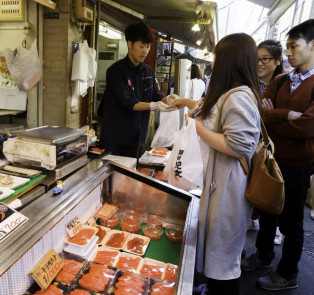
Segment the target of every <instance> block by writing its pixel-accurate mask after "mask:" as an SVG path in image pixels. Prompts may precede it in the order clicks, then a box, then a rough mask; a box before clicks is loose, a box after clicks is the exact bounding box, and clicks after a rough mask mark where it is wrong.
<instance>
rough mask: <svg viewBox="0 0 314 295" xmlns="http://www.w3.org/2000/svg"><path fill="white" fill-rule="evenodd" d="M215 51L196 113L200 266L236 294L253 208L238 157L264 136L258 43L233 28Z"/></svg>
mask: <svg viewBox="0 0 314 295" xmlns="http://www.w3.org/2000/svg"><path fill="white" fill-rule="evenodd" d="M214 54H215V56H214V61H213V64H214V65H213V73H212V77H211V80H210V85H209V90H208V92H207V94H206V97H205V99H204V102H203V105H202V107H201V108H200V113H199V115H198V116H197V117H196V118H195V120H196V122H195V123H196V131H197V133H198V135H199V136H200V138H201V146H202V152H203V153H202V154H203V157H206V158H207V167H204V171H205V175H204V189H203V192H202V196H201V200H200V209H199V231H198V243H197V261H196V269H197V272H198V273H203V274H204V275H205V276H206V277H207V278H208V288H209V290H210V291H211V293H212V294H218V295H221V294H228V295H236V294H240V293H239V292H240V291H239V289H240V287H239V277H240V275H241V269H240V262H241V251H242V249H243V246H244V243H245V237H246V229H247V226H248V222H249V219H250V216H251V213H252V207H251V205H250V204H249V203H248V202H247V201H246V199H245V198H244V192H245V188H246V185H247V180H248V179H247V176H246V175H245V173H244V171H243V169H242V167H241V165H240V162H239V161H238V159H239V158H245V159H246V160H247V162H248V163H250V162H251V157H252V155H253V153H254V151H255V149H256V145H257V143H258V140H259V136H260V110H261V107H260V90H259V82H258V76H257V63H256V61H257V48H256V45H255V41H254V40H253V39H252V38H251V37H250V36H249V35H247V34H244V33H241V34H231V35H228V36H226V37H224V38H223V39H221V40H220V41H219V42H218V44H217V46H216V47H215V50H214ZM233 90H236V92H233V93H232V94H230V92H231V91H233ZM222 104H223V107H222ZM174 105H176V106H179V107H183V106H188V107H189V108H192V107H193V106H194V105H195V102H191V100H187V99H178V100H175V101H174V102H173V104H172V106H174ZM257 106H258V108H257ZM196 109H198V108H196ZM219 113H221V116H220V115H219ZM194 115H197V113H196V114H195V112H194ZM226 237H227V238H226Z"/></svg>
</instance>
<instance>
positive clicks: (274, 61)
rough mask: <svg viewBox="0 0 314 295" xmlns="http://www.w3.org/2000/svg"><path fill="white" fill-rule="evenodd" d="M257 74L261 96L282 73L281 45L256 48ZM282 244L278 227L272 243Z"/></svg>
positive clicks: (254, 220)
mask: <svg viewBox="0 0 314 295" xmlns="http://www.w3.org/2000/svg"><path fill="white" fill-rule="evenodd" d="M257 55H258V61H257V70H258V72H257V74H258V78H259V82H260V90H261V94H263V93H264V91H265V89H266V88H267V86H268V85H269V83H270V81H271V80H272V79H273V78H274V77H276V76H277V75H279V74H282V73H283V63H282V60H283V57H282V45H281V43H280V42H279V41H276V40H271V39H269V40H265V41H263V42H261V43H260V44H259V45H258V46H257ZM258 218H259V214H258V211H257V210H254V212H253V214H252V218H251V221H250V226H249V228H248V229H249V230H258V229H259V222H258ZM281 242H282V234H281V233H280V230H279V227H277V229H276V237H275V240H274V243H275V244H276V245H280V244H281Z"/></svg>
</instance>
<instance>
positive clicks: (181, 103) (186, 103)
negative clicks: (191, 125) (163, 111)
mask: <svg viewBox="0 0 314 295" xmlns="http://www.w3.org/2000/svg"><path fill="white" fill-rule="evenodd" d="M196 104H197V101H195V100H193V99H190V98H179V99H176V100H175V101H173V102H172V103H171V104H170V105H169V107H170V108H177V109H182V108H184V107H188V108H189V109H190V110H191V109H193V108H194V107H195V105H196Z"/></svg>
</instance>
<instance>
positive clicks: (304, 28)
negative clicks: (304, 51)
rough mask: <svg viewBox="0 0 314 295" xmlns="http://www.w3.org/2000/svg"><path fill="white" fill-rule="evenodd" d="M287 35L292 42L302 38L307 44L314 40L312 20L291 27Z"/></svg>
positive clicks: (313, 23)
mask: <svg viewBox="0 0 314 295" xmlns="http://www.w3.org/2000/svg"><path fill="white" fill-rule="evenodd" d="M287 35H288V37H289V38H290V39H292V40H297V39H300V38H302V39H304V40H305V41H306V43H309V42H310V41H312V40H313V39H314V19H308V20H307V21H305V22H303V23H301V24H299V25H297V26H295V27H293V28H292V29H291V30H290V31H289V32H288V33H287Z"/></svg>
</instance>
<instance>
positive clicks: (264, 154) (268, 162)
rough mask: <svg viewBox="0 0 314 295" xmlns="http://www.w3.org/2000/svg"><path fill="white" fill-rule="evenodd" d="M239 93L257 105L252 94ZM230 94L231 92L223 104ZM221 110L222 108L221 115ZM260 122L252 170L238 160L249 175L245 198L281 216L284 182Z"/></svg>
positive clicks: (243, 159) (245, 163) (243, 161)
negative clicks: (246, 95)
mask: <svg viewBox="0 0 314 295" xmlns="http://www.w3.org/2000/svg"><path fill="white" fill-rule="evenodd" d="M237 91H244V92H246V93H247V94H248V95H249V96H250V97H251V99H252V100H253V102H254V104H255V105H256V100H255V98H254V97H253V96H252V94H251V93H250V92H248V91H245V90H243V89H241V90H237ZM232 92H235V91H232ZM230 94H231V92H230V93H229V95H228V96H227V97H226V99H225V100H224V102H223V104H224V103H225V102H226V100H227V99H228V98H229V96H230ZM221 110H222V106H221V109H220V114H221ZM260 120H261V137H260V140H259V142H258V144H257V147H256V150H255V152H254V154H253V157H252V160H251V170H250V169H249V166H248V163H247V161H246V159H245V158H241V159H238V160H239V162H240V164H241V166H242V168H243V170H244V172H245V174H246V175H249V179H248V184H247V187H246V190H245V198H246V199H247V200H248V201H249V202H250V203H251V204H252V205H253V206H254V207H256V208H258V209H261V210H263V211H265V212H268V213H271V214H280V213H281V212H282V209H283V205H284V202H285V189H284V180H283V177H282V174H281V171H280V168H279V166H278V164H277V162H276V160H275V158H274V156H273V154H274V144H273V142H272V141H271V139H270V138H269V136H268V133H267V131H266V128H265V125H264V122H263V120H262V119H260Z"/></svg>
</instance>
